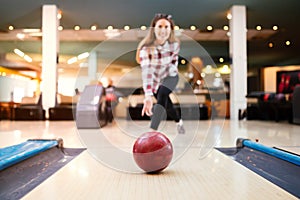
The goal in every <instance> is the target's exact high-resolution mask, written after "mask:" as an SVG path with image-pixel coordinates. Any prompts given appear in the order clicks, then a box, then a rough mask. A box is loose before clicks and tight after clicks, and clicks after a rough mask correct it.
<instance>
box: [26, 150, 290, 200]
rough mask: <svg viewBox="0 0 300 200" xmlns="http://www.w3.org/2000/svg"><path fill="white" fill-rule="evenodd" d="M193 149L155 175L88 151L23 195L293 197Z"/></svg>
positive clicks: (229, 163) (216, 154)
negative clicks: (117, 166)
mask: <svg viewBox="0 0 300 200" xmlns="http://www.w3.org/2000/svg"><path fill="white" fill-rule="evenodd" d="M198 153H199V150H198V149H197V148H191V149H189V150H188V152H187V153H186V154H185V156H184V157H182V159H180V160H178V161H177V162H176V163H174V164H173V165H171V166H169V168H167V169H166V170H165V171H164V173H161V174H158V175H147V174H131V173H123V172H118V171H115V170H112V169H109V168H107V167H105V166H103V165H101V164H100V163H99V162H97V161H96V160H95V159H93V158H92V157H91V156H90V155H89V153H88V152H84V153H83V154H81V155H80V156H79V157H77V158H76V159H75V160H73V161H72V162H71V163H70V164H68V165H67V166H65V167H64V168H63V169H61V170H60V171H58V172H57V173H56V174H54V175H53V176H51V177H50V178H48V179H47V180H46V181H45V182H44V183H42V184H41V185H39V186H38V187H37V188H36V189H34V191H32V192H30V193H29V194H28V195H27V196H25V197H24V199H296V198H294V197H293V196H291V195H290V194H289V193H287V192H285V191H284V190H282V189H280V188H278V187H277V186H275V185H274V184H271V183H270V182H268V181H267V180H265V179H263V178H262V177H260V176H258V175H256V174H255V173H253V172H251V171H250V170H247V169H246V168H244V167H242V166H241V165H239V164H238V163H236V162H234V161H232V160H231V159H230V158H228V157H226V156H224V155H222V154H221V153H219V152H217V151H216V150H214V151H212V152H211V154H210V155H209V156H208V157H206V158H205V159H198V158H197V155H198Z"/></svg>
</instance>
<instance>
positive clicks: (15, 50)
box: [14, 49, 25, 57]
mask: <svg viewBox="0 0 300 200" xmlns="http://www.w3.org/2000/svg"><path fill="white" fill-rule="evenodd" d="M14 52H15V54H17V55H18V56H20V57H24V55H25V53H24V52H23V51H21V50H20V49H14Z"/></svg>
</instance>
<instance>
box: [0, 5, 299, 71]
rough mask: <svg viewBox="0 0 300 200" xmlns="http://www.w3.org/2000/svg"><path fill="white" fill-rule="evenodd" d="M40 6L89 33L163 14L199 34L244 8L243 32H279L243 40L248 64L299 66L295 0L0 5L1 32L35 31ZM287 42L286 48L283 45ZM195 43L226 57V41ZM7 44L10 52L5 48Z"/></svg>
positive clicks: (71, 47)
mask: <svg viewBox="0 0 300 200" xmlns="http://www.w3.org/2000/svg"><path fill="white" fill-rule="evenodd" d="M45 4H55V5H57V6H58V8H59V9H60V10H62V13H63V18H62V19H61V22H60V24H61V25H62V26H63V27H64V29H73V27H74V26H75V25H79V26H81V28H82V29H89V28H90V26H91V25H94V24H96V25H98V27H99V28H100V29H105V28H107V26H108V25H113V26H114V27H115V28H120V29H121V28H123V27H124V26H125V25H130V27H131V28H139V27H140V26H141V25H146V26H148V25H149V23H150V20H151V19H152V17H153V15H154V14H155V13H168V14H172V16H173V19H174V20H175V23H176V24H177V25H179V26H180V27H181V28H184V29H188V28H189V27H190V25H195V26H196V27H197V28H198V29H199V30H203V29H205V28H206V26H207V25H212V26H213V27H214V28H215V29H222V27H223V26H224V25H228V20H227V19H226V13H227V12H228V11H229V9H230V8H231V6H233V5H245V6H246V8H247V28H248V29H255V27H256V26H257V25H261V26H262V28H263V29H272V27H273V25H277V26H278V27H279V30H278V31H277V32H276V34H273V35H272V36H270V37H269V38H264V39H261V38H258V39H253V40H251V41H248V65H249V66H250V67H251V66H253V67H263V66H273V65H296V64H300V55H299V52H300V37H299V35H300V27H299V25H300V23H299V21H298V20H299V19H300V10H299V8H300V1H299V0H285V1H282V0H272V1H268V0H186V1H183V0H127V1H125V0H85V1H82V0H26V1H19V0H1V6H0V29H1V31H2V32H5V31H7V28H8V26H9V25H13V26H14V27H15V29H23V28H40V27H41V24H42V22H41V16H42V5H45ZM287 40H289V41H290V42H291V45H289V46H286V45H285V41H287ZM198 42H199V43H200V44H201V45H203V47H204V48H205V49H206V50H207V51H208V53H209V54H211V55H212V57H216V58H217V57H220V56H222V57H225V58H226V57H228V54H229V53H228V41H198ZM269 42H272V43H273V44H274V47H273V48H269V47H268V43H269ZM15 43H16V42H14V41H9V42H8V41H3V40H2V41H0V52H2V53H5V52H6V51H9V50H11V48H12V46H13V45H14V44H15ZM19 43H20V42H19ZM9 45H10V46H11V48H8V47H7V46H9ZM22 45H25V46H26V48H28V51H41V49H40V48H41V47H40V46H38V45H35V44H34V43H30V42H29V43H27V44H25V42H24V44H22ZM78 45H79V46H80V47H78ZM94 45H95V43H93V42H89V43H85V44H82V43H81V44H78V43H77V42H76V41H73V42H64V43H62V44H61V47H60V53H61V54H65V53H69V54H72V53H73V54H74V55H75V54H76V53H77V52H76V50H78V48H82V49H83V50H91V48H92V47H93V46H94ZM30 48H31V49H30ZM8 49H9V50H8ZM72 51H73V52H72ZM183 51H189V49H188V48H187V49H184V50H183ZM191 51H192V50H191Z"/></svg>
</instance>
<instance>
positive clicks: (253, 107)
mask: <svg viewBox="0 0 300 200" xmlns="http://www.w3.org/2000/svg"><path fill="white" fill-rule="evenodd" d="M246 97H247V100H248V105H247V119H248V120H274V121H276V122H279V121H283V120H288V121H289V122H291V119H292V103H291V102H290V101H287V100H286V97H285V95H284V94H281V93H278V94H277V93H273V92H252V93H250V94H248V95H247V96H246Z"/></svg>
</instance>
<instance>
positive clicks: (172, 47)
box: [139, 42, 180, 96]
mask: <svg viewBox="0 0 300 200" xmlns="http://www.w3.org/2000/svg"><path fill="white" fill-rule="evenodd" d="M179 48H180V47H179V43H178V42H174V43H169V42H166V43H165V44H164V45H163V46H155V47H146V46H144V47H143V48H142V49H141V50H140V54H139V57H140V64H141V67H142V79H143V89H144V92H145V96H152V95H153V93H156V92H157V90H158V87H159V85H160V83H161V82H162V81H163V79H164V78H166V77H167V76H176V75H177V74H178V68H177V65H178V53H179Z"/></svg>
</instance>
